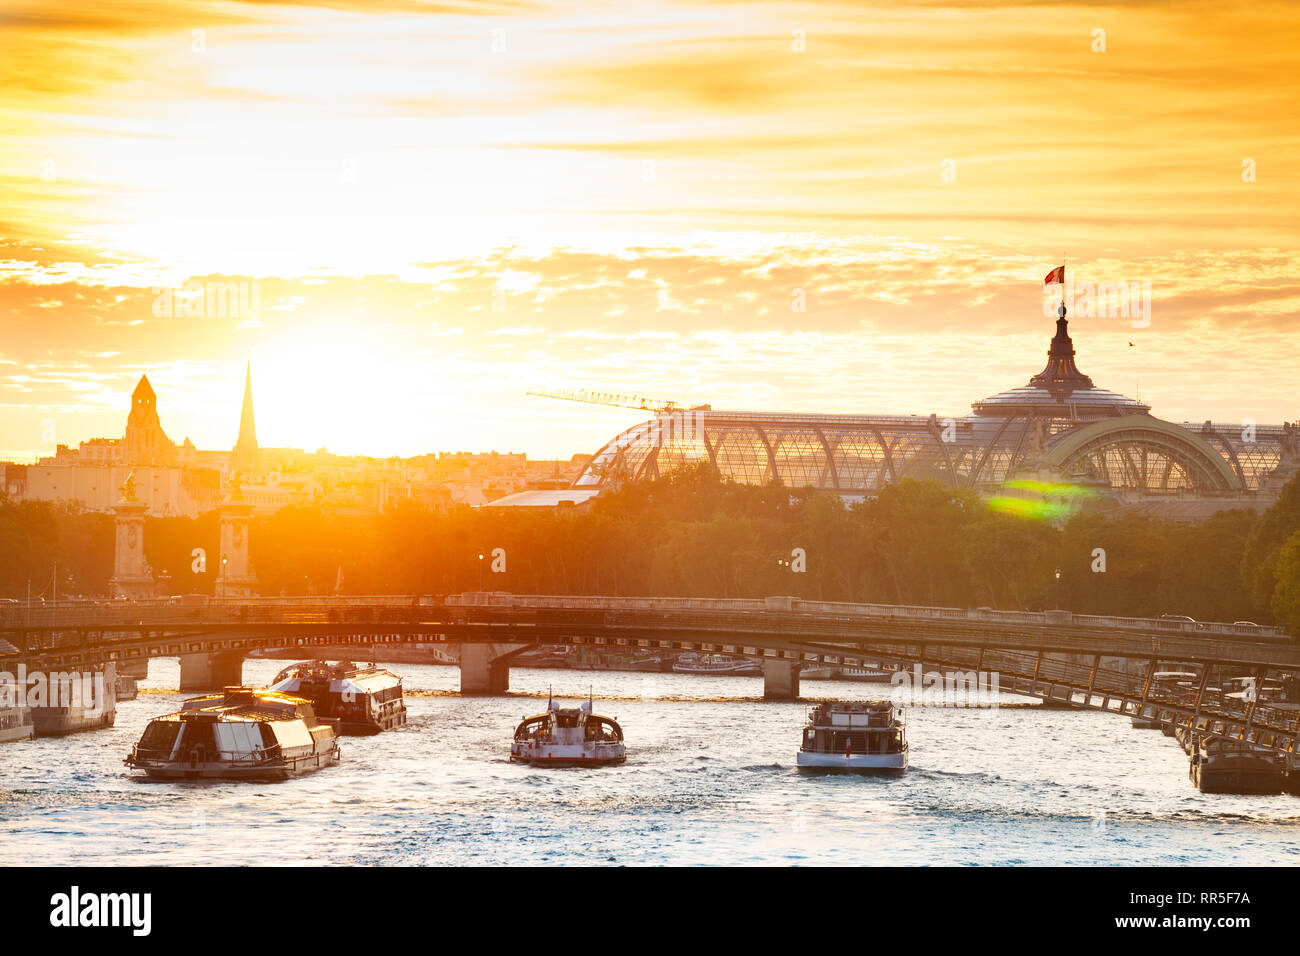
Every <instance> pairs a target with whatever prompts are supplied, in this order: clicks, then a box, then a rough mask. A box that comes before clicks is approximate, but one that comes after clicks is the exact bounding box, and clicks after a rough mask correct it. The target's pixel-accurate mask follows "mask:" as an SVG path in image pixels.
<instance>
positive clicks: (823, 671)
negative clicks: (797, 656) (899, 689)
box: [799, 667, 894, 684]
mask: <svg viewBox="0 0 1300 956" xmlns="http://www.w3.org/2000/svg"><path fill="white" fill-rule="evenodd" d="M799 679H800V680H838V681H846V682H849V683H854V684H889V683H892V682H893V679H894V678H893V675H892V674H886V673H885V672H884V671H862V672H855V671H844V670H841V669H840V668H838V667H811V668H809V669H807V670H802V671H800V672H799Z"/></svg>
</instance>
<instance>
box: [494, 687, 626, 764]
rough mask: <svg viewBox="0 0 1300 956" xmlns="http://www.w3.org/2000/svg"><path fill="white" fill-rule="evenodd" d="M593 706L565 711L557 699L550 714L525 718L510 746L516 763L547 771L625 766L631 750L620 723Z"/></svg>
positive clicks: (549, 706)
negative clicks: (627, 747)
mask: <svg viewBox="0 0 1300 956" xmlns="http://www.w3.org/2000/svg"><path fill="white" fill-rule="evenodd" d="M591 706H592V702H591V701H590V700H585V701H583V702H582V703H581V704H580V705H578V706H577V707H561V706H560V705H559V704H557V703H556V702H555V700H554V698H551V699H550V700H548V701H547V706H546V713H544V714H536V715H534V716H532V717H525V718H524V719H523V722H522V723H520V724H519V726H518V727H516V728H515V739H514V743H512V744H511V745H510V759H511V761H512V762H517V763H527V764H533V765H536V766H546V767H605V766H609V765H611V764H619V763H623V761H625V760H626V759H627V749H626V748H625V747H624V745H623V728H622V727H620V726H619V725H618V722H617V721H615V720H613V719H611V718H609V717H602V716H600V715H599V714H593V713H592V712H591Z"/></svg>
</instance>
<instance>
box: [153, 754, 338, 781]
mask: <svg viewBox="0 0 1300 956" xmlns="http://www.w3.org/2000/svg"><path fill="white" fill-rule="evenodd" d="M338 762H339V751H338V749H337V748H335V749H334V750H331V751H329V752H327V753H322V754H310V755H308V756H305V757H297V758H295V759H293V760H289V761H284V760H268V761H265V762H263V763H260V764H238V765H234V764H231V763H230V762H229V761H220V760H213V761H207V762H204V763H198V764H194V763H188V762H185V761H179V762H172V761H165V762H164V761H158V762H154V761H144V760H137V761H133V762H131V763H130V766H133V767H135V769H137V770H141V771H143V772H144V775H145V776H146V777H147V778H148V779H150V780H254V781H264V780H288V779H289V778H290V777H299V776H302V775H303V774H308V773H314V772H315V771H317V770H321V769H323V768H325V767H330V766H333V765H334V764H336V763H338Z"/></svg>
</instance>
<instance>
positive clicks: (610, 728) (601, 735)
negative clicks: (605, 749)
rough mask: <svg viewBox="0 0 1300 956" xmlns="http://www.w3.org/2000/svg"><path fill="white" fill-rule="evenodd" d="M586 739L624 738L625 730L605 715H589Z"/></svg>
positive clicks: (584, 735)
mask: <svg viewBox="0 0 1300 956" xmlns="http://www.w3.org/2000/svg"><path fill="white" fill-rule="evenodd" d="M583 737H584V738H585V739H586V740H622V739H623V730H622V728H620V727H619V726H618V724H616V723H614V721H612V720H609V719H608V718H605V717H588V718H587V725H586V729H585V733H584V734H583Z"/></svg>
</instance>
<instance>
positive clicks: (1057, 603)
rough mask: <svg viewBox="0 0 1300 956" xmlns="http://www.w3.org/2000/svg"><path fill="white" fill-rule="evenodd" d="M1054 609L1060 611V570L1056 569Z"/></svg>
mask: <svg viewBox="0 0 1300 956" xmlns="http://www.w3.org/2000/svg"><path fill="white" fill-rule="evenodd" d="M1056 609H1057V610H1058V611H1059V610H1060V609H1061V569H1060V568H1057V569H1056Z"/></svg>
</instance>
